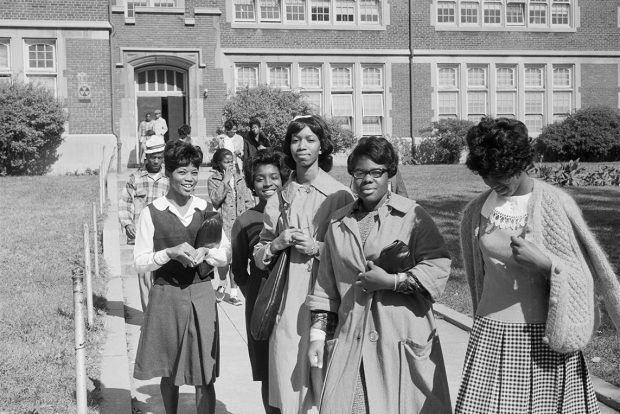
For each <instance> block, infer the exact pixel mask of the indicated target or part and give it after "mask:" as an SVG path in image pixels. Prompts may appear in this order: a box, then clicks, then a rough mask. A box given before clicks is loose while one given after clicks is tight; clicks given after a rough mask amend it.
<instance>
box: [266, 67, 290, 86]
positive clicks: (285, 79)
mask: <svg viewBox="0 0 620 414" xmlns="http://www.w3.org/2000/svg"><path fill="white" fill-rule="evenodd" d="M269 84H270V85H271V86H275V87H277V88H290V87H291V67H290V66H289V65H270V66H269Z"/></svg>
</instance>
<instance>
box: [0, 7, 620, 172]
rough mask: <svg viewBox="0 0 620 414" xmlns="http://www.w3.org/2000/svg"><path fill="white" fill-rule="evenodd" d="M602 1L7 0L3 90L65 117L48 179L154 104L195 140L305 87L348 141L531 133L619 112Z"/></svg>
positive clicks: (130, 140) (0, 46)
mask: <svg viewBox="0 0 620 414" xmlns="http://www.w3.org/2000/svg"><path fill="white" fill-rule="evenodd" d="M619 66H620V11H619V6H618V4H617V2H616V1H610V0H431V1H426V0H425V1H423V0H139V1H138V0H89V1H81V0H38V1H32V0H11V1H2V2H0V82H11V81H12V79H21V80H25V81H27V82H36V83H39V84H41V85H43V86H45V87H47V88H49V89H50V90H51V91H52V92H53V93H54V94H55V95H56V96H57V98H58V99H59V100H60V101H61V102H62V104H63V106H64V107H65V108H66V111H67V114H68V121H67V125H66V128H65V129H66V138H65V142H64V143H63V144H62V146H61V148H60V149H59V152H60V153H61V157H60V159H59V161H58V162H57V163H56V165H55V166H54V172H57V173H64V172H66V171H74V170H82V169H84V168H87V167H90V168H96V167H97V166H98V164H99V160H100V158H101V151H102V149H103V147H104V146H105V148H106V151H111V150H112V148H114V147H115V146H116V143H117V140H118V142H120V143H121V152H120V158H121V161H122V165H123V166H128V165H133V164H134V163H135V158H136V156H135V155H136V154H135V150H136V142H137V133H138V124H139V122H140V121H141V120H143V119H144V116H145V114H146V113H147V112H153V111H154V110H155V109H161V111H162V114H163V118H164V119H166V121H167V122H168V127H169V136H170V137H174V136H175V135H176V133H177V132H176V130H177V128H178V127H179V126H180V125H182V124H183V123H187V124H189V125H190V126H191V127H192V136H193V137H194V138H196V140H197V141H198V142H200V143H204V142H206V140H207V139H208V138H209V137H212V136H215V135H216V129H217V128H218V127H219V126H220V125H222V122H223V120H222V115H221V112H222V107H223V105H224V102H225V100H226V98H227V97H228V96H229V95H230V94H234V93H235V91H236V90H238V89H239V88H242V87H245V86H250V87H251V86H255V85H258V84H270V85H273V86H276V87H280V88H285V89H293V90H296V91H300V92H301V93H302V94H303V95H304V96H306V99H307V100H308V101H309V102H310V103H311V104H312V106H313V107H314V108H315V110H316V111H317V112H318V113H321V114H324V115H326V116H328V117H334V118H336V119H337V120H338V121H339V122H340V123H341V124H342V125H343V126H345V127H347V128H350V129H351V130H352V131H353V132H354V133H355V135H356V136H363V135H379V134H383V135H387V136H395V137H416V136H420V132H419V131H420V129H422V128H424V127H428V126H429V125H430V123H431V122H432V121H436V120H439V119H442V118H460V119H471V120H477V119H479V118H480V117H481V116H482V115H485V114H486V115H494V116H512V117H517V118H519V119H521V120H523V121H524V122H525V123H526V124H527V125H528V127H529V129H530V130H531V132H532V135H533V136H536V135H537V134H538V133H539V132H540V130H541V129H542V127H543V126H544V125H546V124H548V123H551V122H553V121H555V120H558V119H561V118H563V117H565V116H566V115H567V114H569V113H571V112H573V111H575V110H576V109H579V108H582V107H586V106H590V105H606V106H610V107H613V108H619V107H620V104H619V101H620V99H619V95H620V68H619Z"/></svg>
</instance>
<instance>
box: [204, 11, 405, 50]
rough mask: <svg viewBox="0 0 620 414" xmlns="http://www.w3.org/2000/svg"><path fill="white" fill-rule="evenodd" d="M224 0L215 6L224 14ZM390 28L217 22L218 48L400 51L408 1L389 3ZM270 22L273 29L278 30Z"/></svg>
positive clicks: (403, 42)
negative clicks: (253, 26)
mask: <svg viewBox="0 0 620 414" xmlns="http://www.w3.org/2000/svg"><path fill="white" fill-rule="evenodd" d="M226 1H231V0H218V1H217V2H216V5H217V6H218V7H219V8H220V10H222V13H225V12H226V4H225V2H226ZM389 6H390V25H389V26H387V29H386V30H382V31H375V30H324V29H321V30H307V29H289V30H272V29H251V28H250V29H245V28H244V29H238V28H236V29H233V28H231V24H230V23H229V22H227V19H226V16H224V15H222V19H221V38H222V47H247V48H299V49H303V48H312V49H319V48H320V49H402V48H408V47H409V29H408V27H409V18H408V13H409V1H406V0H389ZM278 26H279V24H278V23H274V27H278Z"/></svg>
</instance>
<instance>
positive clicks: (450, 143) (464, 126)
mask: <svg viewBox="0 0 620 414" xmlns="http://www.w3.org/2000/svg"><path fill="white" fill-rule="evenodd" d="M473 125H474V123H473V122H471V121H465V120H462V119H442V120H441V121H438V122H433V123H432V125H431V126H430V127H428V128H424V129H421V130H420V132H421V133H426V134H430V136H429V137H428V138H425V139H423V140H422V142H421V143H420V145H419V147H418V148H416V157H417V161H418V162H420V163H421V164H456V163H458V162H459V159H460V158H461V153H462V151H463V149H464V148H465V136H466V135H467V131H468V130H469V128H471V127H472V126H473Z"/></svg>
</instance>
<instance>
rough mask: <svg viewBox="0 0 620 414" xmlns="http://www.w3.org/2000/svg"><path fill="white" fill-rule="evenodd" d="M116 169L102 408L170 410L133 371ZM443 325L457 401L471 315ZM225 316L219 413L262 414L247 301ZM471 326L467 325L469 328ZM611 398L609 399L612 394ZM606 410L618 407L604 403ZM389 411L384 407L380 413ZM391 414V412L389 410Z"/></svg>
mask: <svg viewBox="0 0 620 414" xmlns="http://www.w3.org/2000/svg"><path fill="white" fill-rule="evenodd" d="M115 180H116V178H115V177H114V176H113V175H111V176H110V182H111V185H110V187H109V192H110V200H111V201H112V203H111V205H110V208H109V211H108V218H107V220H106V223H105V225H104V257H105V260H106V265H107V266H108V269H109V273H110V282H109V283H108V292H107V300H108V307H109V310H110V311H109V313H108V315H107V316H106V323H105V325H106V330H107V335H108V337H107V343H106V345H105V347H104V350H103V356H102V376H101V378H102V387H103V388H102V395H103V403H102V405H101V410H100V412H101V414H124V413H128V414H129V413H133V414H147V413H153V414H165V411H164V408H163V405H162V401H161V395H160V391H159V379H154V380H150V381H139V380H135V379H133V377H132V373H133V365H134V360H135V352H136V348H137V345H138V340H139V336H140V326H141V324H142V318H143V314H142V310H141V305H140V295H139V290H138V280H137V276H136V275H135V272H134V270H133V268H132V260H133V257H132V248H133V246H127V245H126V244H125V238H124V235H122V234H121V233H120V231H119V226H118V221H117V205H116V200H117V199H118V195H117V183H116V181H115ZM436 310H437V311H438V313H439V317H438V321H437V325H438V332H439V336H440V338H441V343H442V347H443V353H444V359H445V362H446V369H447V374H448V381H449V386H450V394H451V398H452V404H454V403H455V401H456V396H457V393H458V387H459V383H460V379H461V370H462V365H463V361H464V359H465V350H466V347H467V341H468V337H469V334H468V332H467V330H466V328H467V327H468V325H469V326H471V325H470V324H471V319H470V318H467V317H465V316H464V315H461V314H458V313H457V312H454V311H452V310H450V309H449V308H446V307H443V306H441V305H438V306H437V307H436ZM218 312H219V322H220V347H221V351H220V362H221V365H220V377H219V378H218V379H217V381H216V382H215V390H216V395H217V407H216V413H217V414H257V413H261V412H263V410H262V402H261V398H260V385H259V383H257V382H253V381H252V377H251V369H250V361H249V358H248V353H247V345H246V344H247V338H246V332H245V317H244V307H243V306H233V305H230V304H229V303H226V302H222V303H220V304H219V305H218ZM463 328H465V329H463ZM594 381H595V387H596V389H597V392H598V393H599V400H604V401H611V402H612V404H617V403H616V401H620V395H619V393H618V388H616V387H613V386H611V385H610V384H607V383H604V382H602V381H601V380H599V379H596V378H595V379H594ZM606 398H607V400H606ZM179 407H180V408H179V414H185V413H188V414H189V413H192V414H193V413H195V401H194V388H193V387H188V386H185V387H182V388H181V397H180V404H179ZM616 407H618V405H616ZM601 411H602V413H603V414H608V413H617V412H618V411H615V410H613V409H611V408H610V407H608V406H606V405H604V404H601ZM380 414H384V413H380ZM385 414H388V413H385Z"/></svg>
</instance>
